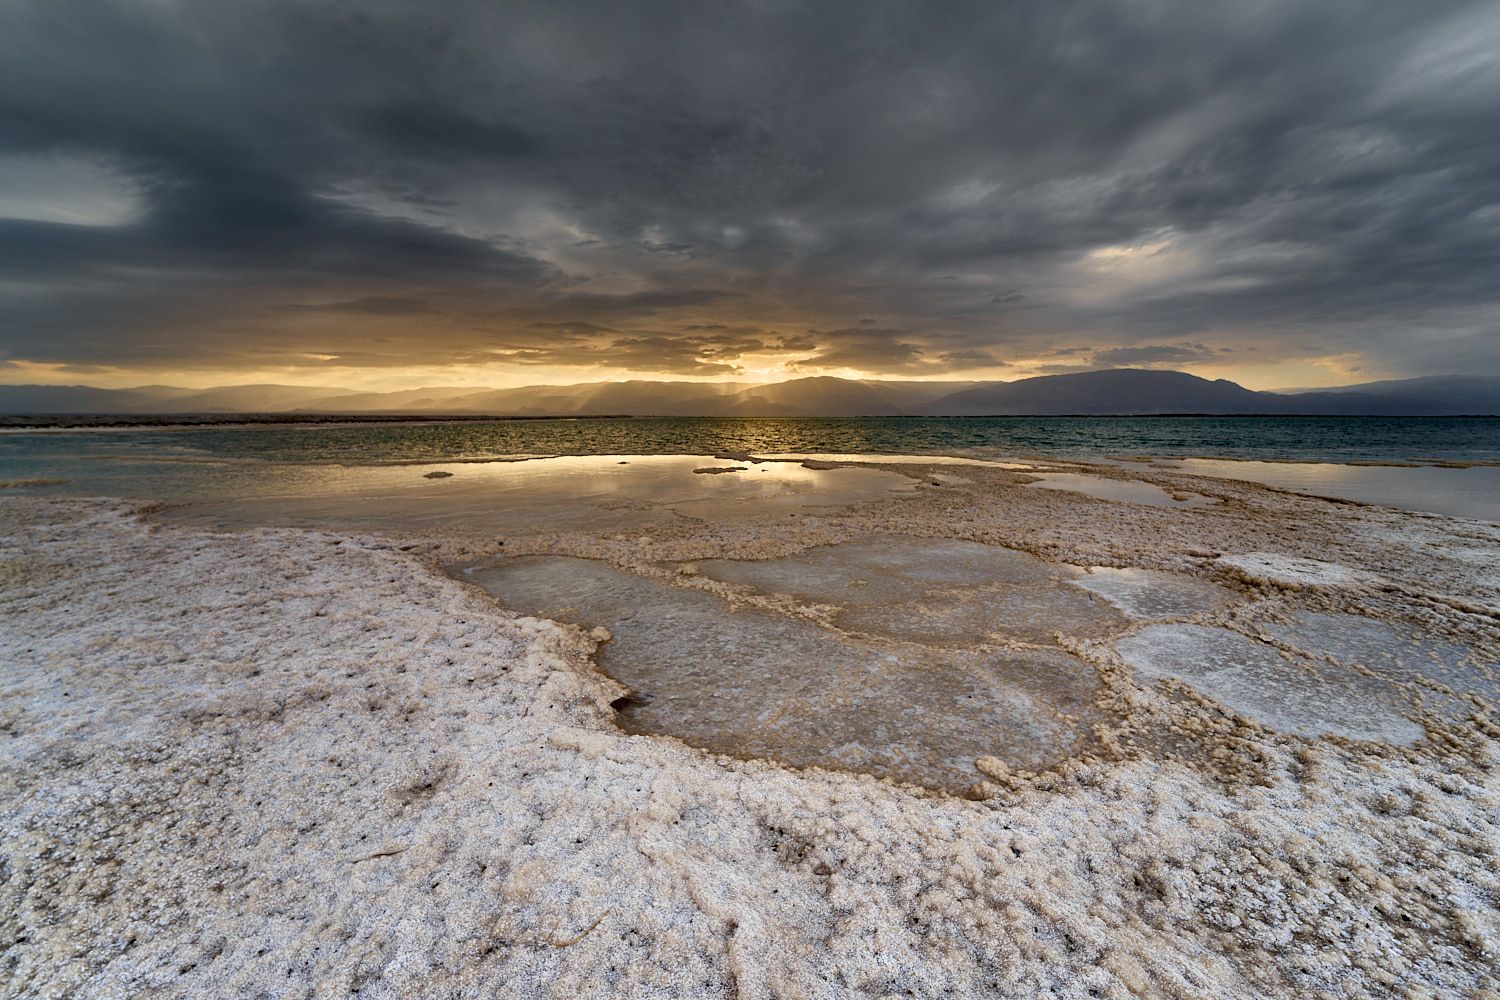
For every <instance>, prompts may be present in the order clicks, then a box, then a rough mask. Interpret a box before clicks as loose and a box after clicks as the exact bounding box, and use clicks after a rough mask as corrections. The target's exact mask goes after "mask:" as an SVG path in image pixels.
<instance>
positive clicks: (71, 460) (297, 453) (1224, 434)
mask: <svg viewBox="0 0 1500 1000" xmlns="http://www.w3.org/2000/svg"><path fill="white" fill-rule="evenodd" d="M721 451H753V452H761V453H774V452H838V453H850V454H880V453H885V454H918V455H920V454H934V455H936V454H941V455H958V456H968V457H974V458H989V459H999V458H1017V457H1019V458H1028V457H1053V458H1065V459H1066V458H1074V459H1081V460H1100V459H1105V458H1126V457H1136V456H1154V457H1162V458H1197V459H1202V458H1216V459H1218V458H1230V459H1239V460H1242V461H1241V462H1239V463H1227V464H1228V466H1229V467H1230V471H1229V472H1228V473H1225V472H1222V471H1220V470H1219V469H1217V468H1216V469H1214V470H1213V471H1215V472H1218V474H1234V467H1236V466H1238V467H1241V471H1242V478H1257V475H1254V474H1252V473H1254V472H1255V470H1256V468H1257V467H1254V466H1249V465H1245V464H1244V462H1245V461H1246V460H1248V461H1252V462H1274V463H1285V462H1299V463H1350V462H1423V461H1443V462H1495V461H1500V418H1482V417H1481V418H1380V417H983V418H951V417H949V418H942V417H932V418H915V417H914V418H891V417H870V418H861V419H846V420H816V419H797V418H778V419H725V418H642V419H576V420H516V421H505V420H497V421H483V422H469V421H465V422H458V423H440V422H438V423H422V424H382V425H371V424H354V425H343V426H326V425H324V426H285V425H276V426H254V427H216V428H190V429H181V430H176V429H171V430H169V429H160V428H154V429H117V430H96V431H48V432H15V433H3V434H0V480H3V481H14V480H28V479H64V480H67V483H63V484H56V485H54V486H50V487H31V488H29V490H30V491H37V490H43V491H46V492H55V493H59V494H72V495H79V494H106V495H119V496H139V497H163V496H171V497H195V496H199V497H201V496H212V497H220V498H222V497H226V496H234V495H236V494H238V493H241V492H243V491H250V492H253V493H256V494H258V495H264V494H266V493H267V492H278V491H280V492H285V493H288V494H295V493H298V492H301V484H303V483H305V482H306V480H307V477H308V476H309V475H314V473H313V471H312V469H313V467H316V468H319V469H323V470H326V469H328V467H330V466H344V467H347V466H369V465H382V464H391V463H408V462H410V463H422V462H452V461H462V460H484V459H493V458H499V457H505V456H516V455H538V454H541V455H553V454H561V455H568V454H572V455H622V454H626V455H651V454H658V455H662V454H696V455H707V454H713V453H714V452H721ZM1301 468H1303V469H1304V470H1310V471H1304V472H1299V473H1297V474H1296V475H1291V474H1290V470H1282V471H1283V472H1286V473H1287V475H1282V476H1278V477H1277V478H1278V479H1280V480H1284V481H1285V484H1286V485H1290V486H1292V488H1296V489H1303V490H1306V491H1307V492H1314V493H1317V492H1323V493H1327V494H1328V495H1333V496H1342V495H1347V492H1346V491H1347V489H1348V488H1349V484H1351V483H1354V484H1355V486H1356V487H1359V488H1361V489H1365V490H1366V491H1368V490H1369V489H1370V488H1371V487H1369V486H1368V482H1370V481H1374V480H1379V481H1380V483H1378V484H1377V485H1376V486H1375V487H1374V489H1375V491H1376V494H1377V495H1370V496H1356V497H1355V499H1372V500H1375V501H1376V502H1393V503H1398V504H1399V505H1402V506H1409V507H1411V508H1412V509H1417V510H1434V511H1437V512H1440V513H1459V514H1462V515H1464V516H1471V517H1476V516H1477V517H1485V518H1488V519H1500V502H1496V501H1493V500H1490V495H1491V494H1492V493H1494V492H1497V491H1496V489H1495V487H1496V485H1497V484H1500V472H1496V471H1495V470H1493V469H1468V470H1464V469H1431V468H1428V469H1420V470H1403V469H1389V470H1379V471H1371V472H1368V473H1364V474H1361V475H1360V476H1357V477H1352V476H1349V475H1347V474H1346V473H1347V471H1348V469H1349V468H1350V467H1348V466H1338V465H1331V466H1327V467H1325V468H1323V469H1321V470H1320V469H1319V467H1317V466H1304V467H1301ZM1202 471H1205V472H1208V471H1210V470H1209V468H1208V467H1207V466H1204V467H1202ZM1275 471H1276V470H1272V472H1275ZM1465 473H1467V475H1465ZM326 474H327V473H326V471H325V472H317V473H316V475H318V476H324V475H326ZM1268 481H1269V480H1268ZM1356 481H1357V482H1356ZM1391 482H1394V483H1397V484H1398V485H1397V486H1395V487H1391V488H1389V489H1387V488H1386V487H1385V486H1384V485H1381V484H1384V483H1391ZM1276 484H1277V485H1282V484H1283V483H1282V482H1277V483H1276ZM1341 490H1343V491H1345V492H1341ZM1450 493H1452V494H1455V495H1457V496H1458V497H1459V499H1458V501H1457V502H1456V504H1455V503H1447V504H1446V505H1445V504H1444V502H1443V500H1442V498H1443V497H1444V496H1445V495H1447V494H1450ZM1424 498H1426V499H1425V500H1424ZM1476 504H1477V505H1478V506H1477V507H1476V506H1475V505H1476Z"/></svg>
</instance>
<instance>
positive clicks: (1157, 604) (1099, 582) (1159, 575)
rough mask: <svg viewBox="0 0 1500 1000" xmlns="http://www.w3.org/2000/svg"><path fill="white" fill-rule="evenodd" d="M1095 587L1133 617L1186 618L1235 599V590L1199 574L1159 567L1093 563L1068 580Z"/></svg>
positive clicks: (1074, 583)
mask: <svg viewBox="0 0 1500 1000" xmlns="http://www.w3.org/2000/svg"><path fill="white" fill-rule="evenodd" d="M1069 582H1070V583H1072V584H1073V585H1074V586H1076V587H1082V588H1083V589H1085V590H1088V591H1092V592H1093V593H1095V594H1098V595H1099V596H1100V597H1102V598H1104V599H1105V600H1106V601H1108V602H1109V603H1111V604H1113V605H1114V606H1115V607H1117V608H1119V609H1120V610H1121V611H1123V612H1124V613H1125V614H1127V615H1129V616H1130V617H1132V618H1184V617H1188V616H1191V615H1197V614H1203V613H1204V612H1208V611H1213V610H1215V609H1217V608H1219V607H1222V606H1223V605H1225V604H1227V603H1229V602H1230V601H1231V600H1233V599H1234V596H1235V595H1234V593H1233V592H1232V591H1228V590H1225V589H1224V588H1223V587H1220V586H1218V585H1217V584H1213V583H1209V582H1208V581H1207V580H1200V579H1198V578H1197V577H1192V576H1183V575H1182V574H1180V573H1164V572H1162V571H1160V570H1150V569H1137V568H1134V567H1126V568H1123V569H1117V568H1114V567H1110V566H1094V567H1091V568H1090V569H1089V571H1088V575H1087V576H1081V577H1077V578H1075V579H1073V580H1070V581H1069Z"/></svg>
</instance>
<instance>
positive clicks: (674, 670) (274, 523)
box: [0, 421, 1500, 997]
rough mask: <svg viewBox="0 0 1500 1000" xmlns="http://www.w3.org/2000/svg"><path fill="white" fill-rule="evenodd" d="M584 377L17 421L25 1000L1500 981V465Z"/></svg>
mask: <svg viewBox="0 0 1500 1000" xmlns="http://www.w3.org/2000/svg"><path fill="white" fill-rule="evenodd" d="M553 423H554V426H553V428H552V429H551V430H547V431H545V432H544V431H543V428H542V427H541V425H529V426H523V427H520V428H519V429H517V428H513V427H509V426H507V425H504V424H496V425H473V426H470V425H433V426H428V427H422V428H403V427H395V428H386V427H378V426H377V427H368V428H321V427H303V428H255V427H246V428H240V429H228V430H225V429H216V430H212V431H200V430H191V429H187V430H156V429H148V430H118V429H117V430H112V431H70V432H66V433H61V432H59V433H26V432H18V433H12V434H8V435H0V469H3V470H4V474H5V477H6V479H5V481H4V483H3V485H4V486H5V487H7V488H6V489H5V490H4V494H5V495H4V497H3V499H0V518H3V554H0V581H3V583H0V601H3V611H0V616H3V617H0V649H3V652H0V657H3V662H4V663H5V664H6V667H5V670H4V672H3V674H0V720H3V727H4V728H3V733H4V739H3V742H0V755H3V756H0V782H3V785H0V787H3V795H0V838H3V842H4V864H3V868H0V873H3V877H0V901H3V906H0V913H3V915H4V921H5V928H6V935H7V940H6V944H5V946H4V951H3V955H4V959H3V980H0V981H3V983H4V984H5V986H4V993H5V995H9V996H34V997H116V996H162V997H191V996H276V997H292V996H308V997H313V996H318V997H321V996H344V995H353V996H362V997H414V996H515V997H529V996H565V995H577V996H590V997H593V996H598V997H616V996H619V997H688V996H691V997H699V996H740V997H843V996H850V995H861V996H863V995H869V996H882V997H884V996H891V997H903V996H922V997H995V996H1005V997H1011V996H1014V997H1032V996H1043V995H1045V996H1058V997H1127V996H1149V997H1157V996H1161V997H1208V996H1215V997H1220V996H1222V997H1231V996H1234V997H1238V996H1341V997H1387V996H1403V997H1408V996H1409V997H1417V996H1428V997H1484V996H1494V995H1496V991H1497V990H1500V977H1497V971H1496V970H1497V968H1500V908H1497V898H1500V718H1497V715H1496V706H1497V705H1500V523H1497V522H1500V504H1497V503H1496V501H1495V500H1494V497H1495V496H1496V495H1497V494H1495V493H1490V492H1488V491H1482V492H1483V493H1484V498H1483V499H1481V500H1477V501H1475V503H1476V504H1477V505H1478V506H1476V507H1475V508H1474V509H1471V510H1468V511H1467V516H1452V515H1448V514H1441V513H1431V512H1426V511H1422V510H1420V509H1415V510H1413V509H1400V508H1397V507H1392V506H1382V505H1378V504H1372V503H1367V502H1362V501H1357V500H1351V499H1348V498H1346V497H1339V496H1337V495H1336V493H1337V491H1338V484H1339V480H1340V477H1339V475H1338V474H1337V472H1336V471H1330V470H1336V469H1337V468H1339V467H1338V466H1336V465H1331V464H1327V463H1324V465H1323V466H1321V467H1322V468H1324V469H1325V471H1329V472H1330V474H1325V475H1324V477H1323V481H1324V482H1325V484H1326V487H1327V489H1328V490H1329V491H1330V493H1329V495H1327V496H1315V495H1309V494H1306V493H1299V492H1292V491H1289V490H1287V489H1283V488H1278V487H1272V486H1266V485H1262V484H1259V483H1256V482H1252V481H1250V479H1248V478H1246V479H1234V478H1222V477H1218V476H1208V475H1196V474H1190V473H1188V472H1186V471H1184V470H1183V468H1182V466H1183V465H1188V466H1190V467H1191V464H1192V463H1191V462H1186V463H1185V462H1183V461H1182V460H1180V459H1176V458H1170V457H1163V458H1150V457H1147V456H1139V455H1134V456H1130V457H1128V458H1118V459H1110V458H1106V457H1102V456H1097V457H1095V458H1093V459H1092V460H1089V459H1084V458H1080V457H1077V456H1076V454H1075V455H1057V456H1053V457H1047V456H1043V455H1040V454H1007V455H999V454H996V453H995V452H994V450H993V449H985V448H970V449H967V450H964V451H962V453H958V450H955V451H954V452H952V453H949V454H915V453H908V454H877V453H850V452H834V451H815V450H805V451H798V450H793V449H791V448H785V447H777V446H776V445H775V442H776V441H780V442H781V444H782V445H786V444H794V445H806V444H807V443H808V442H809V440H811V439H813V438H816V437H817V436H818V435H819V434H820V433H822V434H823V436H824V438H825V439H827V440H828V441H830V442H831V443H834V444H838V443H841V442H842V441H843V440H844V439H843V438H842V437H841V436H840V435H839V434H838V433H834V432H833V431H835V430H837V429H838V428H837V427H822V428H820V427H819V426H818V425H803V424H799V422H796V421H783V422H776V421H770V422H764V421H762V422H756V421H740V422H736V421H722V422H716V423H715V424H713V426H712V427H711V428H707V427H700V428H699V430H700V432H705V433H706V431H707V430H712V431H713V432H714V435H713V436H714V437H715V440H724V439H726V438H733V437H734V435H735V434H736V433H740V432H741V431H744V432H745V435H748V436H752V437H757V438H758V439H760V440H765V441H767V442H768V443H770V444H772V447H771V448H769V449H768V450H765V451H755V450H749V449H743V448H740V449H729V450H722V449H715V450H711V451H706V452H704V453H701V454H643V453H640V450H639V449H638V450H637V451H633V452H628V453H626V452H621V453H613V454H595V455H587V454H562V453H555V454H550V455H547V454H525V453H521V452H510V453H491V454H488V455H485V454H482V450H483V449H482V448H480V447H479V446H478V442H480V439H481V438H482V437H483V435H482V434H481V431H482V429H483V428H484V427H495V428H500V430H499V431H496V433H500V434H503V435H522V436H529V437H531V438H533V439H541V440H542V441H543V442H544V443H549V444H552V445H556V444H558V443H559V441H558V440H554V439H553V438H556V437H557V436H559V435H561V436H563V437H568V436H571V438H570V440H572V439H577V438H578V437H579V435H585V436H588V435H600V434H602V435H606V436H607V435H611V434H612V435H615V437H614V438H610V440H614V441H617V442H618V441H620V440H634V441H636V442H637V443H642V442H646V441H649V440H654V439H659V438H661V437H662V436H664V435H663V434H662V432H661V429H660V428H659V427H658V428H655V429H654V430H653V428H652V425H651V423H650V422H616V426H614V427H611V426H610V423H611V422H607V421H600V422H596V426H592V427H590V426H589V425H590V422H587V421H584V422H579V421H571V422H569V421H558V422H553ZM858 423H859V422H858V421H845V422H843V424H844V425H849V424H856V425H857V424H858ZM1493 423H1494V422H1491V425H1493ZM747 428H748V429H747ZM847 429H848V428H847V426H845V427H844V430H847ZM435 433H437V434H444V435H449V438H447V439H445V440H449V441H450V443H453V442H458V443H459V444H462V446H461V447H460V446H459V444H453V446H452V447H451V448H450V452H451V455H450V457H452V458H455V459H462V460H457V461H446V462H445V461H438V460H434V459H432V458H430V457H421V456H420V455H417V454H416V453H417V452H420V451H426V450H430V449H431V447H432V446H431V443H430V442H429V441H427V438H429V437H430V436H431V435H432V434H435ZM476 435H480V437H479V438H476ZM549 435H551V437H549ZM745 435H742V436H745ZM340 436H342V437H343V439H344V440H343V441H342V443H341V442H340V440H339V437H340ZM507 440H508V439H507ZM340 449H344V450H340ZM354 454H361V455H363V456H364V457H363V459H361V460H352V459H351V458H350V456H351V455H354ZM1246 464H1247V465H1249V464H1252V463H1246ZM1450 464H1460V463H1450ZM1462 464H1464V465H1467V466H1469V467H1467V468H1444V469H1441V470H1438V471H1440V472H1441V473H1442V474H1444V475H1447V476H1449V477H1451V481H1452V482H1453V483H1454V484H1455V493H1456V495H1460V496H1461V495H1462V492H1463V491H1462V489H1460V488H1458V487H1457V485H1456V484H1458V483H1460V482H1462V481H1463V480H1462V477H1465V476H1469V475H1474V474H1477V475H1479V476H1480V477H1488V476H1490V475H1491V474H1492V473H1493V472H1494V467H1493V466H1488V465H1485V464H1483V463H1480V462H1472V461H1471V462H1467V463H1462ZM1289 468H1290V467H1289ZM1296 468H1297V469H1301V470H1302V472H1303V473H1304V474H1306V475H1310V473H1309V472H1308V470H1315V469H1317V468H1319V466H1316V465H1304V466H1297V467H1296ZM1359 468H1360V469H1366V470H1367V469H1370V468H1372V467H1370V466H1360V467H1359ZM1423 468H1428V467H1426V466H1424V467H1423ZM1252 471H1253V470H1252ZM1294 471H1295V470H1294ZM1414 471H1420V470H1418V469H1413V468H1411V467H1409V466H1407V465H1394V466H1391V467H1387V469H1386V473H1387V479H1388V480H1393V481H1396V482H1397V483H1398V484H1399V482H1400V481H1401V480H1402V477H1403V476H1409V474H1410V473H1412V472H1414ZM710 473H712V474H710ZM435 474H445V475H435ZM1413 495H1415V494H1413ZM1433 499H1434V500H1435V502H1436V503H1438V504H1439V505H1442V504H1445V503H1451V502H1454V501H1453V497H1452V496H1441V495H1439V496H1434V497H1433Z"/></svg>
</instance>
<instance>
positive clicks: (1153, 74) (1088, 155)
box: [0, 0, 1500, 374]
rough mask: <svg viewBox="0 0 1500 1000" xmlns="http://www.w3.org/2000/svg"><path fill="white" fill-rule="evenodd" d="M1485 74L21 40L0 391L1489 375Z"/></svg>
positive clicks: (202, 36)
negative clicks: (158, 377) (1340, 364)
mask: <svg viewBox="0 0 1500 1000" xmlns="http://www.w3.org/2000/svg"><path fill="white" fill-rule="evenodd" d="M1497 51H1500V7H1497V6H1496V5H1495V4H1494V3H1478V2H1469V0H1435V2H1431V3H1426V4H1413V3H1410V2H1408V0H1370V2H1366V3H1360V4H1349V3H1343V2H1336V0H1302V2H1291V0H1271V2H1265V3H1249V4H1247V3H1244V2H1238V0H1237V2H1229V0H1206V2H1187V0H1172V2H1165V0H1080V2H1076V3H1069V4H1050V5H1048V4H1033V3H1019V2H1016V3H1007V2H1000V3H996V2H988V0H986V2H979V0H974V2H972V3H958V2H955V3H946V4H942V5H937V6H934V5H930V4H918V3H909V4H896V3H869V2H852V0H851V2H849V3H824V4H801V3H791V2H786V3H781V2H769V0H768V2H756V3H749V2H746V3H741V4H729V5H704V4H693V3H686V2H683V3H650V4H646V3H623V4H622V3H593V4H589V3H585V4H568V5H562V4H544V3H534V4H527V3H509V4H492V3H480V2H477V0H475V2H468V0H446V2H427V3H415V2H411V3H407V2H394V0H365V2H360V3H354V2H348V0H320V2H315V0H298V2H292V0H283V2H276V3H269V4H268V3H263V2H256V3H251V2H249V0H217V2H214V3H207V2H190V0H49V2H47V3H14V4H6V5H4V6H3V7H0V288H3V289H4V290H5V294H3V295H0V356H9V357H10V358H13V359H25V360H36V361H46V362H55V363H61V364H73V365H93V364H140V365H149V364H158V365H159V364H164V363H166V362H168V361H170V362H172V363H174V364H177V365H179V366H192V365H202V366H205V367H214V366H217V367H235V366H253V365H267V364H275V363H306V364H308V365H318V364H325V365H326V364H328V363H329V362H328V361H327V360H326V359H327V358H328V357H335V358H340V359H355V358H359V359H365V361H364V362H363V363H371V364H373V363H375V361H376V359H378V360H379V361H380V363H389V364H392V365H400V364H402V363H410V362H414V361H421V362H422V363H444V362H448V363H479V362H483V361H486V360H490V361H493V360H495V359H500V360H504V361H507V362H508V363H514V364H517V365H543V364H580V365H609V366H611V367H621V366H626V367H632V366H633V367H635V369H636V370H640V371H662V372H673V373H694V374H724V373H730V372H732V371H733V370H735V366H736V365H737V363H738V361H739V359H740V358H741V357H742V356H743V354H745V353H749V352H753V351H755V350H761V349H780V350H787V351H795V352H801V353H803V354H804V355H806V356H805V357H804V358H803V359H802V361H801V362H800V364H801V366H802V367H803V368H804V369H807V370H812V369H814V368H817V367H819V366H822V367H827V368H836V367H851V368H857V369H859V370H863V371H873V372H889V373H893V374H894V373H907V374H910V373H926V374H933V373H941V372H944V371H954V372H959V371H962V370H967V369H974V368H980V367H999V366H1000V365H1002V364H1003V363H1004V362H1006V361H1007V360H1015V359H1018V358H1046V357H1048V356H1056V349H1057V347H1058V345H1060V344H1076V343H1079V342H1080V340H1082V341H1085V342H1088V343H1089V344H1090V346H1089V348H1088V352H1089V353H1088V354H1085V355H1083V356H1080V358H1079V361H1078V363H1079V364H1083V363H1084V360H1085V358H1089V359H1091V360H1092V361H1093V362H1094V363H1095V364H1190V363H1200V362H1211V361H1222V360H1224V358H1225V357H1226V355H1225V353H1224V351H1225V349H1226V348H1228V347H1235V348H1236V349H1237V350H1236V352H1235V353H1234V355H1233V357H1235V358H1236V359H1238V358H1245V359H1247V360H1249V361H1254V362H1258V363H1267V362H1273V361H1277V360H1280V359H1283V358H1296V357H1306V356H1311V355H1360V356H1362V357H1364V358H1365V359H1367V360H1368V361H1369V362H1370V363H1373V364H1374V365H1375V366H1376V367H1377V368H1378V367H1381V366H1384V367H1388V368H1391V369H1394V370H1398V371H1406V372H1411V373H1420V372H1424V371H1440V370H1448V369H1463V370H1468V371H1474V370H1490V371H1497V370H1500V350H1496V339H1497V332H1496V324H1495V320H1494V318H1493V317H1494V316H1495V315H1496V306H1497V305H1500V301H1497V300H1500V292H1497V290H1496V288H1497V284H1500V283H1497V282H1496V281H1495V280H1494V276H1495V274H1496V273H1500V207H1497V206H1500V65H1497V58H1496V56H1495V53H1496V52H1497ZM49 176H50V177H53V178H54V180H53V181H49ZM80 177H83V178H88V177H101V178H104V180H102V181H90V182H87V183H85V181H82V180H78V178H80ZM7 178H9V183H11V184H12V186H13V188H14V190H16V191H20V190H22V189H23V187H24V191H25V192H26V194H25V197H21V196H19V195H17V196H14V197H8V196H7V189H6V185H7V183H8V181H7ZM23 181H24V184H23V183H22V182H23ZM49 183H52V184H53V185H54V187H53V188H52V189H49V188H48V184H49ZM69 184H71V185H74V186H73V187H69V186H68V185H69ZM90 184H92V185H93V186H92V187H91V186H89V185H90ZM79 185H82V186H79ZM101 185H102V187H101ZM48 190H52V191H53V192H54V193H55V195H56V197H55V198H50V197H42V196H41V195H39V194H38V192H39V191H40V192H42V193H43V194H45V193H46V192H47V191H48ZM47 206H52V207H47ZM58 206H61V207H58ZM89 206H96V207H95V208H89ZM97 206H105V207H97ZM110 206H113V207H110ZM120 206H124V207H123V208H121V207H120ZM74 207H77V210H76V211H73V210H72V209H73V208H74ZM42 208H46V211H42ZM106 208H109V211H106V210H105V209H106ZM90 211H94V212H96V214H97V215H98V216H99V217H98V218H91V217H90V216H89V212H90ZM70 212H71V214H69V213H70ZM49 213H50V214H49ZM111 213H113V214H111ZM299 307H300V308H299ZM862 319H869V320H872V322H868V323H861V322H860V320H862ZM548 323H550V324H556V325H555V326H552V327H543V326H540V325H539V324H548ZM809 327H811V328H812V330H811V332H808V333H805V334H804V333H798V334H796V337H797V339H795V340H790V339H787V338H788V336H789V335H787V334H780V335H775V334H769V333H763V332H761V331H767V330H778V329H795V330H798V331H802V330H808V328H809ZM778 336H779V338H780V339H778ZM750 345H758V346H750ZM303 356H306V357H307V360H306V361H305V362H304V361H297V360H296V359H297V358H299V357H303ZM350 363H355V362H352V361H351V362H350Z"/></svg>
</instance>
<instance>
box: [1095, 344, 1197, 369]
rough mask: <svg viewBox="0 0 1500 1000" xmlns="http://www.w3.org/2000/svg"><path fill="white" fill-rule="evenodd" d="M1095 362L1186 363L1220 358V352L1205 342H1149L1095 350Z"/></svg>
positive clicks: (1109, 365)
mask: <svg viewBox="0 0 1500 1000" xmlns="http://www.w3.org/2000/svg"><path fill="white" fill-rule="evenodd" d="M1092 360H1093V364H1094V365H1096V366H1099V367H1102V368H1116V367H1120V368H1128V367H1131V366H1132V365H1185V364H1191V363H1193V362H1197V361H1210V360H1218V352H1217V351H1215V350H1213V349H1212V348H1210V347H1206V346H1204V345H1203V344H1147V345H1143V346H1141V347H1115V348H1111V349H1109V350H1105V351H1095V352H1093V357H1092Z"/></svg>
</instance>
